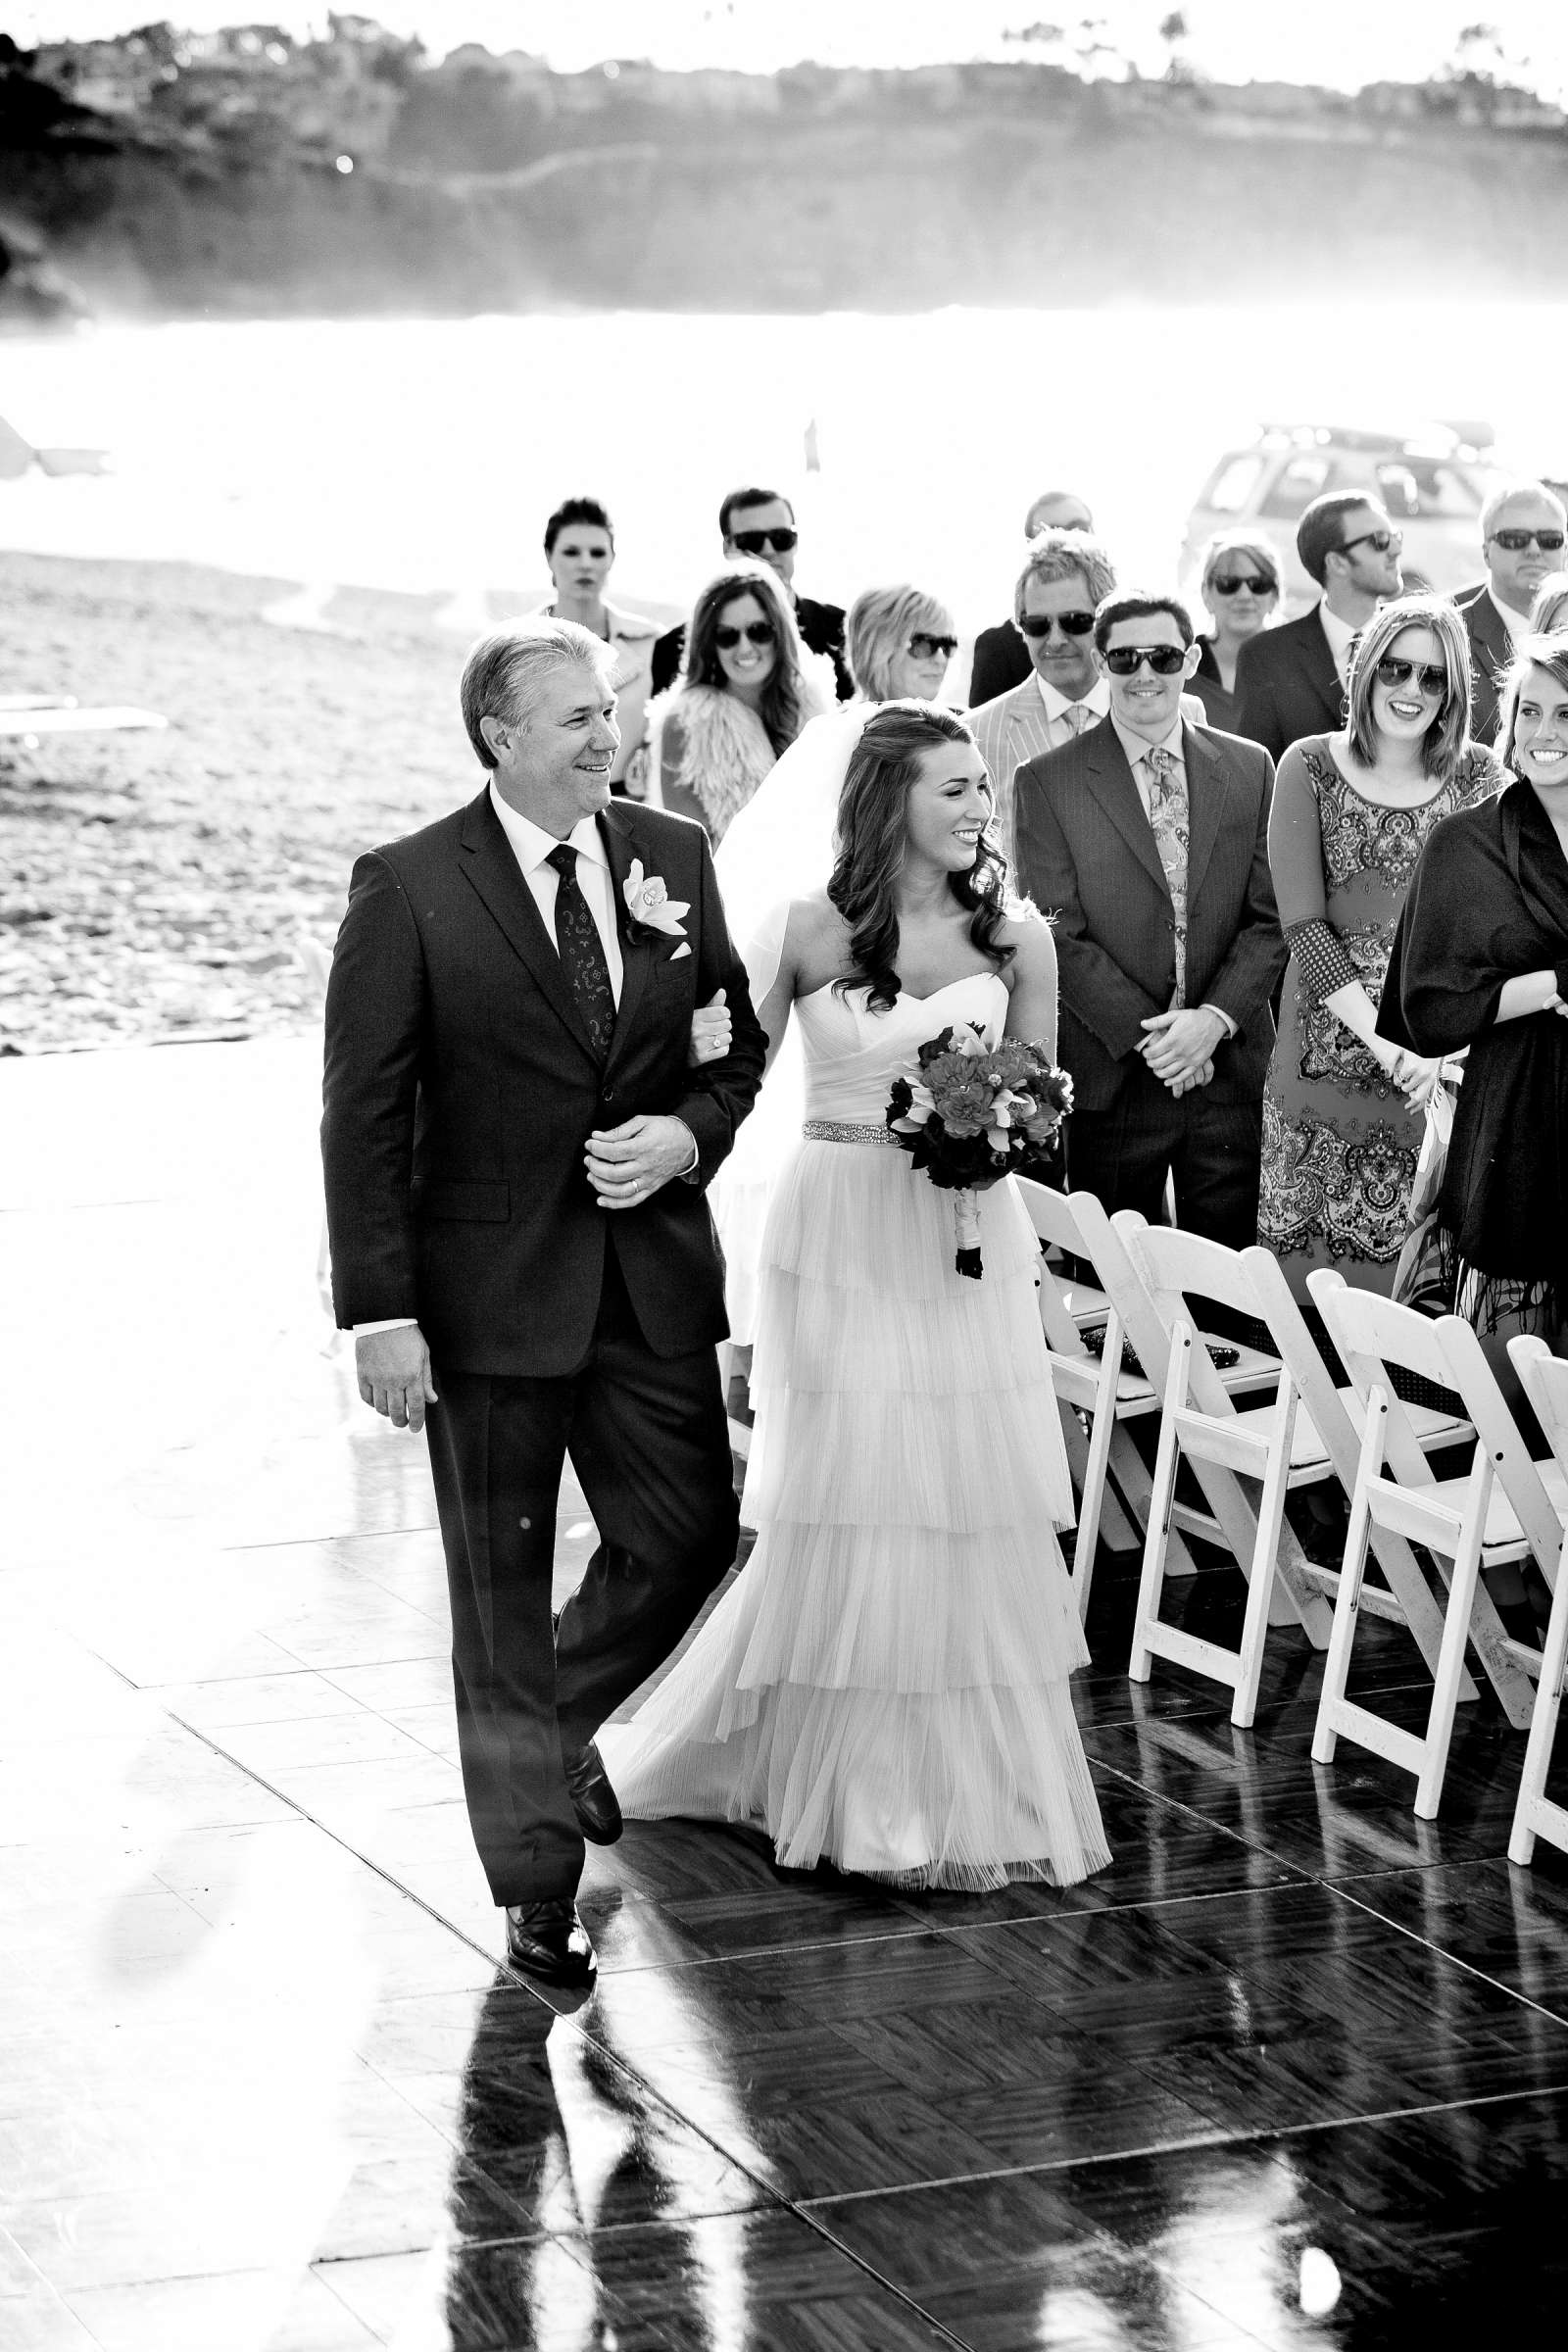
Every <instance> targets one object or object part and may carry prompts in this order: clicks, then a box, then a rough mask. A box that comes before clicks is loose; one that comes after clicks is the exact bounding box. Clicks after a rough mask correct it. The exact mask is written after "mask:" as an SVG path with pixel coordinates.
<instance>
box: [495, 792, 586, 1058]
mask: <svg viewBox="0 0 1568 2352" xmlns="http://www.w3.org/2000/svg"><path fill="white" fill-rule="evenodd" d="M463 848H464V852H465V863H464V871H465V872H466V875H467V878H468V880H469V881H470V882H471V883H472V884H473V887H474V889H475V890H476V891H477V892H478V894H479V896H480V898H481V899H482V900H483V902H484V904H485V906H486V907H488V909H489V911H490V913H491V915H492V916H493V917H494V919H495V921H496V922H497V923H498V924H499V925H500V927H501V929H502V931H503V932H504V933H505V935H506V938H507V940H508V942H509V943H510V945H511V946H512V948H513V949H514V950H515V953H516V954H517V955H518V956H520V957H521V958H522V960H523V962H524V963H525V964H526V965H527V967H528V969H529V971H530V972H531V973H532V974H533V977H534V979H535V981H536V982H537V983H538V986H539V989H540V991H541V993H542V994H543V995H544V996H545V997H546V998H547V999H548V1000H549V1002H550V1004H551V1005H552V1006H553V1008H554V1009H555V1010H556V1011H557V1012H558V1013H559V1014H560V1015H561V1018H562V1019H563V1020H564V1022H565V1024H566V1027H567V1028H568V1029H569V1030H570V1031H571V1034H572V1036H573V1037H574V1038H575V1039H576V1040H577V1043H578V1044H579V1045H580V1046H581V1048H582V1050H583V1052H584V1053H585V1054H588V1055H589V1056H590V1057H591V1058H592V1059H593V1060H595V1061H596V1062H597V1059H598V1056H597V1054H594V1050H593V1047H592V1045H591V1044H590V1043H589V1039H588V1032H587V1030H586V1029H585V1028H584V1027H583V1025H582V1021H581V1019H580V1018H579V1016H578V1012H577V1006H576V1002H575V1000H574V999H573V997H572V993H571V990H570V989H569V988H568V987H567V985H566V977H565V974H564V972H563V970H562V968H561V955H560V952H559V950H558V949H557V947H556V943H555V941H554V940H553V939H552V938H551V936H550V934H549V932H548V931H547V930H546V929H545V924H544V917H543V915H541V913H540V912H539V909H538V907H536V906H535V905H534V898H533V893H532V891H531V890H530V889H529V888H528V885H527V883H526V882H525V881H524V880H523V878H522V874H521V872H520V871H519V869H518V865H517V860H516V858H515V857H514V856H513V852H512V844H511V842H509V841H508V839H507V837H506V835H505V833H503V831H502V830H501V820H500V818H499V817H498V816H497V815H496V812H495V810H494V809H492V808H491V806H490V790H489V787H488V785H487V786H486V787H485V789H484V791H483V792H482V793H481V794H480V795H479V798H478V799H477V800H476V801H470V802H469V804H468V809H467V813H466V816H465V818H464V822H463Z"/></svg>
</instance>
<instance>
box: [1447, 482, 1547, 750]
mask: <svg viewBox="0 0 1568 2352" xmlns="http://www.w3.org/2000/svg"><path fill="white" fill-rule="evenodd" d="M1565 540H1568V512H1565V510H1564V507H1563V503H1562V501H1561V499H1560V498H1559V497H1558V496H1557V494H1556V492H1555V491H1553V490H1548V489H1547V488H1546V485H1545V483H1544V482H1504V483H1503V484H1502V485H1501V487H1500V488H1498V489H1496V490H1494V492H1493V493H1492V496H1491V497H1490V498H1489V499H1488V501H1487V503H1486V505H1485V506H1484V507H1483V508H1482V510H1481V552H1482V554H1483V556H1484V557H1485V559H1486V565H1487V576H1486V578H1485V579H1484V580H1478V581H1477V582H1476V584H1475V586H1474V587H1473V588H1461V589H1460V591H1459V593H1458V595H1457V596H1456V597H1455V598H1454V600H1453V601H1454V604H1455V605H1456V606H1457V607H1458V610H1459V612H1460V613H1461V614H1462V616H1463V619H1464V625H1465V628H1466V630H1467V632H1468V634H1469V638H1470V670H1471V678H1472V690H1471V702H1470V732H1471V734H1472V735H1473V736H1474V737H1475V739H1476V741H1477V742H1478V743H1492V742H1494V741H1495V738H1496V733H1497V679H1498V677H1499V676H1500V674H1501V673H1502V671H1503V670H1505V669H1506V668H1507V666H1508V664H1509V662H1511V661H1512V659H1513V647H1514V639H1515V638H1516V637H1523V636H1524V635H1525V634H1526V633H1527V631H1528V629H1529V626H1530V608H1531V606H1532V604H1533V603H1534V602H1535V595H1536V590H1537V589H1538V588H1539V587H1540V586H1541V583H1542V581H1543V580H1544V579H1545V578H1546V576H1547V575H1548V573H1550V572H1553V571H1561V570H1562V569H1563V567H1564V565H1563V546H1564V542H1565Z"/></svg>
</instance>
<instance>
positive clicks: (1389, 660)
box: [1378, 654, 1448, 696]
mask: <svg viewBox="0 0 1568 2352" xmlns="http://www.w3.org/2000/svg"><path fill="white" fill-rule="evenodd" d="M1412 672H1415V673H1416V674H1417V676H1418V678H1419V682H1420V687H1421V691H1422V693H1423V694H1441V695H1445V696H1446V694H1447V691H1448V673H1447V671H1446V669H1445V667H1444V666H1443V663H1442V662H1401V661H1400V660H1399V657H1398V655H1397V654H1385V655H1384V657H1383V659H1382V661H1381V662H1379V663H1378V676H1379V677H1380V678H1381V679H1382V680H1383V683H1384V685H1385V686H1407V685H1408V684H1409V683H1410V677H1411V673H1412Z"/></svg>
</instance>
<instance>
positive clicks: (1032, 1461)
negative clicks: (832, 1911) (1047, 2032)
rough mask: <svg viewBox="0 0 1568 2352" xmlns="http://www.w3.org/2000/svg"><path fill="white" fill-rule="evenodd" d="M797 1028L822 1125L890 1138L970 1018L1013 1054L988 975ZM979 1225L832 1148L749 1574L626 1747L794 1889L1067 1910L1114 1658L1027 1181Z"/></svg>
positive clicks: (785, 1358) (797, 1245) (1097, 1838)
mask: <svg viewBox="0 0 1568 2352" xmlns="http://www.w3.org/2000/svg"><path fill="white" fill-rule="evenodd" d="M866 994H867V992H866V991H865V989H864V988H862V987H856V988H852V989H850V990H849V991H848V992H843V991H840V990H838V989H836V988H834V987H831V986H830V987H827V988H823V989H818V990H817V991H816V992H815V993H814V994H813V995H811V996H809V997H807V998H805V999H803V1000H802V1001H801V1002H800V1003H798V1004H797V1005H796V1007H795V1012H796V1017H797V1019H798V1021H799V1024H800V1030H801V1037H802V1042H803V1045H804V1048H805V1055H806V1074H807V1104H806V1109H807V1116H808V1118H809V1119H810V1120H813V1121H824V1120H825V1121H832V1122H834V1123H836V1124H839V1125H850V1126H858V1127H861V1128H866V1127H869V1128H871V1129H873V1130H877V1131H881V1130H882V1129H883V1116H884V1112H885V1110H886V1106H887V1102H888V1095H889V1090H890V1087H891V1084H892V1081H893V1079H894V1077H895V1076H896V1075H897V1074H898V1073H899V1072H900V1071H901V1070H902V1069H904V1068H906V1067H907V1065H908V1064H909V1062H910V1061H911V1060H912V1058H913V1055H914V1053H915V1050H916V1049H917V1048H918V1046H919V1045H921V1044H922V1043H923V1042H924V1041H925V1040H926V1039H927V1038H930V1037H932V1036H934V1035H935V1034H936V1033H937V1032H938V1031H939V1030H940V1029H941V1028H943V1027H944V1026H945V1025H946V1024H947V1023H948V1022H950V1021H954V1020H972V1021H974V1022H976V1023H978V1024H980V1025H982V1026H984V1027H986V1028H987V1030H988V1031H989V1032H991V1033H993V1034H994V1033H996V1032H997V1031H1000V1029H1001V1027H1002V1025H1003V1023H1004V1021H1005V1015H1006V1006H1007V991H1006V989H1005V985H1004V983H1003V982H1002V981H1001V979H999V978H997V977H995V976H994V975H992V974H988V973H978V974H974V975H972V976H970V977H968V978H965V979H962V980H957V981H954V982H952V983H950V984H949V986H947V987H946V988H943V989H940V990H938V991H937V992H936V994H935V995H934V996H931V997H928V998H924V999H921V998H916V997H910V996H902V997H901V998H900V999H899V1001H898V1003H897V1004H896V1005H894V1006H893V1007H892V1008H891V1010H886V1011H881V1012H877V1011H873V1010H872V1009H870V1007H869V1006H868V1005H867V1003H866ZM980 1222H981V1238H982V1246H983V1250H984V1255H985V1273H984V1277H983V1279H982V1280H980V1281H979V1282H975V1281H971V1280H967V1279H965V1278H963V1277H961V1276H959V1275H958V1274H957V1273H956V1271H955V1267H954V1249H955V1242H954V1206H953V1196H952V1194H951V1193H947V1192H941V1191H939V1190H938V1189H937V1188H936V1187H935V1186H934V1185H933V1184H932V1183H931V1182H930V1180H929V1179H928V1178H927V1177H926V1176H924V1175H922V1174H920V1173H917V1172H916V1170H915V1169H914V1168H913V1167H912V1166H911V1164H910V1161H909V1160H908V1158H907V1155H906V1154H905V1153H904V1152H901V1151H899V1150H897V1149H896V1148H892V1147H891V1146H888V1145H884V1144H879V1143H876V1142H853V1141H848V1142H847V1141H806V1142H803V1143H801V1144H800V1145H799V1146H798V1148H797V1150H796V1152H795V1154H794V1156H793V1157H792V1158H791V1159H790V1160H789V1161H788V1163H787V1164H786V1165H785V1166H784V1167H783V1168H782V1169H781V1171H780V1172H779V1175H778V1179H777V1184H776V1187H775V1191H774V1196H773V1200H772V1203H771V1206H770V1208H769V1211H768V1219H767V1230H766V1239H765V1242H764V1245H763V1250H762V1264H761V1280H760V1310H759V1324H758V1335H757V1343H756V1353H755V1357H754V1361H753V1367H752V1395H753V1399H754V1401H755V1404H756V1408H757V1420H756V1428H755V1430H754V1432H753V1439H752V1453H751V1459H750V1462H749V1465H748V1470H747V1479H746V1494H745V1501H744V1504H743V1514H742V1515H743V1517H744V1518H745V1520H746V1522H747V1524H748V1525H749V1526H753V1527H755V1528H756V1529H757V1531H758V1538H757V1545H756V1549H755V1550H754V1551H753V1553H752V1556H751V1559H750V1560H749V1562H748V1563H747V1565H746V1567H745V1568H744V1569H743V1570H742V1572H741V1574H740V1575H739V1576H738V1577H737V1578H736V1579H735V1581H734V1583H733V1584H732V1585H731V1586H730V1588H729V1590H728V1591H727V1592H726V1593H724V1595H723V1597H722V1598H721V1599H720V1601H719V1602H718V1604H717V1606H716V1607H715V1608H714V1609H713V1611H712V1613H711V1616H710V1617H709V1619H708V1621H707V1623H706V1624H705V1625H704V1626H703V1628H702V1629H701V1631H700V1633H699V1634H698V1636H697V1638H696V1639H695V1641H694V1642H692V1644H691V1646H690V1648H689V1649H688V1650H687V1652H686V1654H685V1656H684V1657H683V1658H681V1659H680V1661H679V1662H678V1664H677V1665H676V1666H675V1667H674V1668H673V1669H672V1670H671V1671H670V1673H669V1675H668V1676H667V1677H666V1679H665V1680H664V1682H663V1683H662V1684H661V1685H660V1687H659V1688H658V1690H657V1691H654V1692H653V1694H652V1695H651V1696H650V1697H649V1699H648V1700H647V1701H646V1702H645V1704H644V1705H643V1707H642V1708H641V1709H640V1710H639V1712H638V1714H637V1715H636V1716H635V1718H633V1720H632V1721H631V1722H630V1723H627V1724H622V1725H611V1726H607V1727H606V1728H605V1730H604V1731H603V1732H602V1733H601V1734H600V1741H599V1744H600V1747H601V1750H602V1752H603V1754H604V1757H605V1761H606V1764H607V1767H608V1769H609V1771H610V1775H611V1778H612V1780H613V1783H614V1785H615V1789H616V1791H617V1794H618V1795H619V1798H620V1802H621V1807H622V1810H623V1811H624V1812H625V1813H626V1814H628V1815H630V1816H633V1817H641V1818H644V1819H651V1818H662V1817H664V1816H667V1815H688V1816H695V1817H697V1818H699V1819H704V1820H716V1821H736V1822H747V1823H753V1824H756V1825H757V1826H759V1827H760V1828H761V1829H763V1830H764V1831H766V1833H767V1834H768V1835H769V1836H770V1837H771V1838H772V1839H773V1841H774V1846H775V1850H776V1854H777V1858H778V1860H779V1862H780V1863H781V1864H783V1865H784V1866H785V1867H787V1868H792V1869H801V1870H807V1869H810V1868H812V1867H813V1866H814V1865H815V1864H816V1863H817V1862H818V1861H822V1860H826V1861H830V1862H833V1863H835V1864H836V1865H837V1866H838V1867H839V1868H840V1869H841V1870H845V1871H854V1872H858V1873H863V1874H866V1875H868V1876H872V1877H876V1878H881V1879H888V1880H892V1881H894V1882H895V1883H896V1884H898V1885H900V1886H906V1887H956V1888H963V1889H967V1890H978V1889H983V1888H988V1887H1000V1886H1002V1885H1004V1884H1005V1882H1006V1881H1008V1880H1009V1879H1045V1880H1050V1881H1052V1882H1054V1884H1056V1885H1060V1886H1066V1885H1069V1884H1071V1883H1072V1882H1073V1881H1075V1880H1078V1879H1082V1878H1084V1877H1086V1876H1087V1875H1088V1874H1089V1873H1090V1872H1091V1871H1095V1870H1099V1869H1100V1868H1102V1867H1103V1865H1104V1864H1105V1863H1106V1862H1107V1861H1108V1859H1109V1855H1108V1852H1107V1850H1106V1846H1105V1842H1104V1836H1103V1830H1102V1827H1101V1821H1100V1810H1099V1806H1098V1804H1097V1803H1096V1799H1095V1793H1094V1789H1093V1786H1092V1784H1091V1781H1090V1777H1089V1769H1088V1765H1087V1763H1086V1761H1085V1758H1084V1752H1083V1747H1082V1743H1081V1741H1080V1740H1079V1737H1078V1731H1077V1726H1076V1724H1075V1722H1074V1719H1073V1711H1072V1702H1071V1697H1070V1695H1069V1691H1068V1676H1069V1675H1070V1673H1071V1672H1072V1670H1073V1668H1074V1667H1076V1666H1080V1665H1083V1664H1085V1663H1086V1662H1087V1658H1088V1651H1087V1649H1086V1647H1085V1644H1084V1639H1083V1634H1082V1632H1081V1630H1080V1627H1079V1623H1078V1616H1077V1611H1076V1609H1075V1607H1074V1604H1073V1600H1072V1595H1071V1592H1070V1590H1069V1587H1068V1583H1067V1578H1066V1572H1065V1570H1064V1567H1063V1564H1062V1559H1061V1553H1060V1550H1059V1548H1058V1546H1057V1543H1056V1533H1055V1531H1056V1530H1057V1529H1058V1528H1060V1527H1064V1526H1067V1525H1070V1523H1071V1519H1072V1493H1071V1488H1070V1486H1069V1483H1068V1476H1067V1464H1066V1458H1065V1454H1064V1451H1063V1447H1062V1441H1061V1430H1060V1424H1059V1422H1058V1419H1057V1413H1056V1406H1055V1403H1054V1397H1053V1394H1052V1385H1051V1374H1050V1369H1049V1366H1048V1364H1047V1361H1046V1354H1045V1345H1044V1341H1043V1338H1042V1334H1041V1329H1040V1322H1039V1315H1038V1309H1037V1306H1036V1300H1035V1272H1034V1269H1035V1265H1036V1262H1037V1257H1038V1246H1037V1244H1036V1241H1035V1238H1034V1234H1033V1231H1032V1228H1031V1226H1030V1224H1029V1220H1028V1218H1027V1216H1026V1215H1025V1213H1024V1209H1023V1206H1022V1203H1021V1202H1020V1201H1019V1200H1018V1198H1017V1195H1016V1192H1015V1190H1014V1188H1013V1186H1012V1185H1011V1183H1010V1182H1007V1183H1003V1184H1000V1185H998V1186H996V1187H995V1188H994V1189H993V1190H991V1191H989V1192H987V1193H985V1194H984V1195H983V1196H982V1201H981V1212H980Z"/></svg>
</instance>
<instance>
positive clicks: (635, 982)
mask: <svg viewBox="0 0 1568 2352" xmlns="http://www.w3.org/2000/svg"><path fill="white" fill-rule="evenodd" d="M599 830H600V832H601V834H602V835H603V837H604V843H605V853H606V855H607V857H608V858H609V859H610V881H611V897H612V899H613V903H614V908H615V924H616V928H617V929H618V931H619V933H620V960H621V972H620V1004H619V1006H618V1007H617V1009H616V1012H615V1029H614V1035H613V1037H612V1039H611V1041H610V1062H613V1061H614V1059H615V1057H616V1055H617V1054H619V1052H620V1049H621V1045H622V1043H623V1041H624V1040H625V1038H626V1036H627V1034H628V1032H629V1030H630V1028H631V1024H632V1020H633V1017H634V1015H635V1013H636V1011H637V1007H638V1005H639V1004H640V1003H641V1002H642V994H643V990H644V989H645V988H646V987H647V985H648V975H649V973H650V972H651V971H652V969H653V964H654V956H655V954H656V949H655V946H654V943H653V941H652V940H647V939H634V938H632V937H631V935H630V933H629V931H628V929H627V923H626V913H625V907H626V896H625V892H626V882H627V879H628V877H629V875H630V873H631V867H632V860H633V858H635V857H636V855H637V845H636V843H635V842H634V841H633V839H632V836H631V824H630V821H629V820H628V818H627V816H626V814H625V811H624V810H623V809H620V808H617V806H616V805H615V803H614V802H613V801H612V803H611V804H610V807H609V808H608V809H604V810H602V811H601V814H600V818H599ZM645 870H646V869H645ZM674 945H675V943H674V941H673V940H672V941H671V942H670V947H671V948H673V946H674ZM610 1062H607V1063H606V1065H605V1066H606V1068H607V1069H608V1068H609V1066H610Z"/></svg>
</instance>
